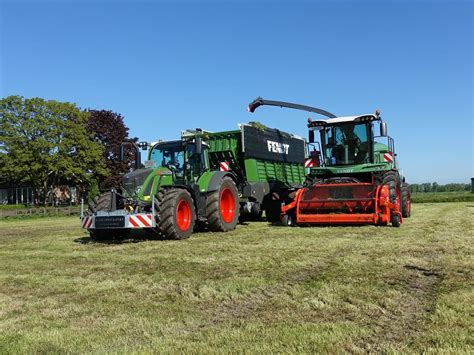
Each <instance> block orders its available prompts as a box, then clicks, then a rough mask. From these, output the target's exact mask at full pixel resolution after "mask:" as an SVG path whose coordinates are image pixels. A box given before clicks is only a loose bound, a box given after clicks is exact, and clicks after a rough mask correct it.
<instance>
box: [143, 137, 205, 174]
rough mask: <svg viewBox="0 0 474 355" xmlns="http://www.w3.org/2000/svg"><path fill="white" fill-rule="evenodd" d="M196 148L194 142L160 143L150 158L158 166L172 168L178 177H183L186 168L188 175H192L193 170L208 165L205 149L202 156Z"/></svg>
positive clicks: (199, 169) (196, 170)
mask: <svg viewBox="0 0 474 355" xmlns="http://www.w3.org/2000/svg"><path fill="white" fill-rule="evenodd" d="M195 150H196V149H195V145H194V144H193V143H188V144H184V143H182V142H178V143H175V144H158V145H156V146H155V147H154V148H153V149H152V151H151V154H150V158H151V160H153V161H154V162H155V163H156V166H161V167H164V168H168V169H171V170H173V171H175V172H176V175H177V176H178V177H183V176H184V175H183V173H184V171H185V170H186V171H187V173H186V174H187V175H188V174H191V175H192V172H193V171H194V172H199V171H201V170H202V169H204V168H205V166H206V161H205V159H204V157H205V154H204V149H203V151H202V153H201V156H198V155H197V154H196V151H195Z"/></svg>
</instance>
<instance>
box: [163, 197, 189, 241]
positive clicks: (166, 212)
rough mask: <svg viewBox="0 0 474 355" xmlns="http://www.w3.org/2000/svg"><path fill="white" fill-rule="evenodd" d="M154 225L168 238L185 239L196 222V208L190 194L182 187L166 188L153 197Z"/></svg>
mask: <svg viewBox="0 0 474 355" xmlns="http://www.w3.org/2000/svg"><path fill="white" fill-rule="evenodd" d="M155 212H156V225H157V228H158V230H159V232H160V233H161V234H163V235H164V236H165V237H166V238H169V239H186V238H189V236H190V235H191V234H192V232H193V230H194V225H195V223H196V210H195V208H194V201H193V198H192V197H191V194H190V193H189V192H188V191H186V190H184V189H168V190H165V191H160V192H158V194H157V196H156V197H155Z"/></svg>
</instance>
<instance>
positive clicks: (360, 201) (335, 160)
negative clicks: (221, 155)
mask: <svg viewBox="0 0 474 355" xmlns="http://www.w3.org/2000/svg"><path fill="white" fill-rule="evenodd" d="M262 105H271V106H280V107H287V108H293V109H299V110H305V111H310V112H313V113H317V114H319V115H323V116H326V117H327V118H326V119H318V120H312V119H311V118H309V119H308V129H309V143H310V144H309V145H310V147H312V149H311V151H310V152H309V159H308V160H307V162H306V164H305V165H306V167H307V168H309V174H308V175H307V179H306V182H305V186H304V187H303V188H301V189H299V190H298V191H297V192H296V193H295V195H294V197H293V200H292V201H291V202H290V203H284V206H283V207H282V222H283V223H284V224H287V225H291V224H377V225H384V224H388V223H391V224H392V225H393V226H395V227H398V226H400V224H401V223H402V219H403V218H407V217H410V214H411V203H410V189H409V185H408V184H407V183H406V181H405V177H404V176H403V175H402V173H401V172H400V170H399V166H398V161H397V155H396V154H395V144H394V140H393V139H392V138H391V137H390V136H388V135H387V124H386V123H385V122H383V121H382V118H381V116H380V112H379V111H377V112H376V113H375V114H374V115H373V114H366V115H358V116H347V117H336V116H335V115H333V114H332V113H330V112H327V111H324V110H321V109H318V108H314V107H309V106H303V105H299V104H292V103H288V102H281V101H269V100H264V99H262V98H258V99H256V100H255V101H254V102H252V103H251V104H250V105H249V111H251V112H253V111H254V110H255V109H256V108H257V107H259V106H262ZM375 123H378V124H379V130H380V135H379V136H376V135H375V133H374V125H375ZM315 132H318V133H319V138H320V139H319V141H316V139H315Z"/></svg>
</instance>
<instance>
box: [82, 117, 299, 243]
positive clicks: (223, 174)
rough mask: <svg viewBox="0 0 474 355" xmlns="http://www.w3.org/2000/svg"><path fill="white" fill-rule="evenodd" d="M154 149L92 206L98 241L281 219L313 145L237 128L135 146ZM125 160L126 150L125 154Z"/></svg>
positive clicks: (90, 224)
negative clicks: (144, 232)
mask: <svg viewBox="0 0 474 355" xmlns="http://www.w3.org/2000/svg"><path fill="white" fill-rule="evenodd" d="M131 146H132V147H133V148H134V149H135V150H136V156H139V153H138V152H139V148H140V147H142V148H144V147H145V148H146V149H148V159H147V161H145V163H144V165H142V164H141V163H140V161H139V160H137V162H136V169H135V170H134V171H132V172H130V173H128V174H126V175H125V176H124V177H123V181H122V186H121V187H120V188H117V189H112V190H111V191H106V192H104V193H102V194H101V195H100V196H97V197H96V198H95V199H94V200H92V201H90V202H89V208H88V209H87V211H85V210H84V208H83V212H82V213H81V222H82V227H83V228H85V229H87V230H89V232H90V235H91V237H92V238H96V239H98V238H110V237H123V236H125V235H128V234H129V233H130V231H132V230H135V229H146V230H147V231H148V232H150V233H153V234H157V235H163V236H165V237H167V238H173V239H184V238H187V237H189V236H190V235H191V233H192V232H193V230H196V229H204V230H210V231H216V232H226V231H229V230H233V229H234V228H235V226H236V224H237V223H238V221H239V219H246V218H253V219H255V218H260V217H261V215H262V213H263V211H265V214H266V216H267V219H268V220H270V221H277V220H279V218H280V206H281V203H282V202H281V201H282V199H283V200H284V199H285V198H287V196H290V195H291V193H292V191H295V190H296V189H297V188H298V187H300V186H301V184H302V183H303V181H304V179H305V175H306V171H305V168H304V161H305V157H306V155H307V153H306V152H307V148H306V142H305V140H304V139H303V138H300V137H296V136H293V135H291V134H289V133H286V132H282V131H280V130H277V129H271V128H267V127H264V126H263V125H261V124H243V125H240V127H239V129H238V130H234V131H225V132H206V131H202V130H200V129H197V130H187V131H184V132H182V134H181V139H180V140H175V141H166V142H162V141H160V142H157V143H153V144H148V143H145V142H144V143H139V144H137V143H133V144H132V145H131ZM121 155H122V156H123V151H122V154H121Z"/></svg>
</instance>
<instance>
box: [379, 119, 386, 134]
mask: <svg viewBox="0 0 474 355" xmlns="http://www.w3.org/2000/svg"><path fill="white" fill-rule="evenodd" d="M380 136H382V137H387V124H386V123H385V122H380Z"/></svg>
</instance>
